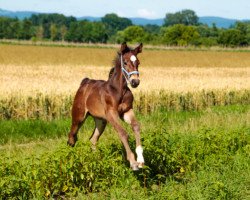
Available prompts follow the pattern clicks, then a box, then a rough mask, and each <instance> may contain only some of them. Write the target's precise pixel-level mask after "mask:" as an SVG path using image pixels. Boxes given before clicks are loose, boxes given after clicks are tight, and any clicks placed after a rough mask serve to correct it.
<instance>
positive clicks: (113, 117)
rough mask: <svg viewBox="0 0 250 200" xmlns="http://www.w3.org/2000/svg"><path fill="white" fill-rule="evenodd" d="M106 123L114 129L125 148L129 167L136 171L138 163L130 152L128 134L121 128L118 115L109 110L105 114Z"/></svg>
mask: <svg viewBox="0 0 250 200" xmlns="http://www.w3.org/2000/svg"><path fill="white" fill-rule="evenodd" d="M107 121H108V122H109V123H110V124H111V125H112V126H113V127H114V129H115V130H116V131H117V132H118V135H119V137H120V139H121V141H122V143H123V146H124V147H125V150H126V154H127V160H128V161H129V162H130V167H131V168H132V169H133V170H134V171H135V170H138V163H137V162H136V160H135V156H134V153H133V152H132V151H131V149H130V147H129V143H128V134H127V133H126V131H125V129H124V128H123V127H122V126H121V124H120V122H119V114H118V112H116V111H114V110H110V111H108V112H107Z"/></svg>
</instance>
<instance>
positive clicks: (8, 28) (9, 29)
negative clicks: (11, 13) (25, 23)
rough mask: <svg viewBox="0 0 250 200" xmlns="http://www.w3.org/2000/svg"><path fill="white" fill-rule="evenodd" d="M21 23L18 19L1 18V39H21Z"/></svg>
mask: <svg viewBox="0 0 250 200" xmlns="http://www.w3.org/2000/svg"><path fill="white" fill-rule="evenodd" d="M20 32H21V23H20V21H18V19H13V18H7V17H0V38H6V39H13V38H17V39H18V38H19V37H20Z"/></svg>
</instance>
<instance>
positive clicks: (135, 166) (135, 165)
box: [130, 163, 139, 171]
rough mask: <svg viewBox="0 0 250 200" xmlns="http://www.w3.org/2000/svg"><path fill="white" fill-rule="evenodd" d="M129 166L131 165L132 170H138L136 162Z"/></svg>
mask: <svg viewBox="0 0 250 200" xmlns="http://www.w3.org/2000/svg"><path fill="white" fill-rule="evenodd" d="M130 167H131V169H132V170H133V171H138V170H139V168H138V164H137V163H134V164H131V165H130Z"/></svg>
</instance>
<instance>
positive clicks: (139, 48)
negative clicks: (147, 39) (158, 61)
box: [134, 43, 143, 55]
mask: <svg viewBox="0 0 250 200" xmlns="http://www.w3.org/2000/svg"><path fill="white" fill-rule="evenodd" d="M142 47H143V44H142V43H141V44H139V46H138V47H136V48H135V49H134V53H135V54H136V55H137V54H138V53H141V52H142Z"/></svg>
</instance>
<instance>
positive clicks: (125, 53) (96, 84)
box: [68, 43, 144, 170]
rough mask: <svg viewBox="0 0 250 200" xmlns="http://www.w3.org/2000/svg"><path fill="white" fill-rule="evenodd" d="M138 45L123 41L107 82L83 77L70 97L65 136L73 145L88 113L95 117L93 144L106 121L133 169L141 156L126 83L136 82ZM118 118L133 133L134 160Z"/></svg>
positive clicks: (139, 51) (137, 83)
mask: <svg viewBox="0 0 250 200" xmlns="http://www.w3.org/2000/svg"><path fill="white" fill-rule="evenodd" d="M142 46H143V45H142V44H140V45H139V46H138V47H136V48H135V49H130V48H129V47H128V46H127V44H126V43H123V44H122V45H121V49H120V52H119V53H118V56H117V58H116V59H115V67H114V68H113V69H112V71H111V73H110V77H109V79H108V80H107V81H104V80H93V79H88V78H85V79H83V81H82V82H81V85H80V87H79V89H78V91H77V93H76V96H75V99H74V103H73V107H72V125H71V130H70V132H69V135H68V144H69V145H70V146H74V145H75V143H76V141H77V132H78V130H79V129H80V127H81V125H82V124H83V122H84V120H85V119H86V118H87V116H89V115H91V116H92V117H93V118H94V120H95V129H94V131H93V134H92V136H91V138H90V141H91V142H92V144H93V145H96V143H97V141H98V139H99V137H100V136H101V134H102V133H103V131H104V129H105V127H106V124H107V122H109V123H110V124H111V125H112V126H113V127H114V129H115V130H116V131H117V132H118V134H119V137H120V139H121V141H122V143H123V145H124V147H125V150H126V153H127V159H128V161H129V162H130V166H131V168H132V169H133V170H138V167H139V168H141V167H143V165H144V158H143V155H142V153H143V149H142V146H141V139H140V125H139V123H138V121H137V120H136V118H135V115H134V112H133V100H134V97H133V94H132V92H131V90H130V89H129V87H128V85H127V84H128V83H130V84H131V86H132V87H133V88H136V87H137V86H138V85H139V84H140V80H139V72H138V66H139V64H140V62H139V60H138V58H137V54H138V53H141V52H142ZM120 118H121V119H123V120H124V121H125V122H127V123H129V124H130V125H131V127H132V129H133V131H134V133H135V138H136V154H137V161H136V160H135V156H134V153H133V152H132V151H131V149H130V147H129V144H128V134H127V133H126V131H125V129H124V128H123V127H122V126H121V123H120Z"/></svg>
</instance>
